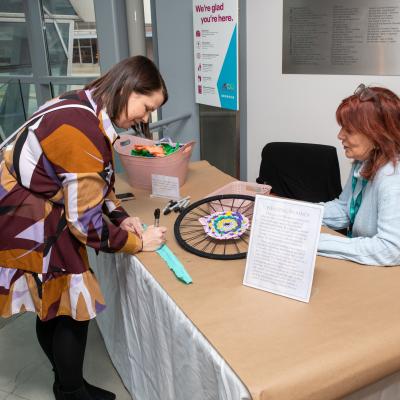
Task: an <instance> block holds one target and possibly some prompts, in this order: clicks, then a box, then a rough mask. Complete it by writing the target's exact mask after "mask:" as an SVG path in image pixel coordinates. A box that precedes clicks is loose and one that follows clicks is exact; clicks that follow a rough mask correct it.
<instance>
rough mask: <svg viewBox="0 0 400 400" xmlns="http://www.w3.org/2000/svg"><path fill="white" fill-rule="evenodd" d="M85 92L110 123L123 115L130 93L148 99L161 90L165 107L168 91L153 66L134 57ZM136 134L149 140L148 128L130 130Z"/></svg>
mask: <svg viewBox="0 0 400 400" xmlns="http://www.w3.org/2000/svg"><path fill="white" fill-rule="evenodd" d="M85 89H89V90H92V97H93V100H94V101H95V102H96V104H100V105H101V107H105V109H106V112H107V114H108V115H109V117H110V118H111V120H112V121H115V119H116V118H117V117H118V116H119V115H120V114H121V112H127V106H128V99H129V96H130V95H131V94H132V92H135V93H137V94H143V95H151V94H152V93H154V92H156V91H158V90H161V91H162V94H163V97H164V101H163V104H165V103H166V102H167V100H168V91H167V87H166V86H165V82H164V79H163V78H162V76H161V74H160V72H159V70H158V68H157V66H156V65H155V64H154V63H153V61H151V60H150V59H149V58H147V57H144V56H134V57H129V58H126V59H125V60H122V61H120V62H119V63H118V64H116V65H114V66H113V67H112V68H111V69H110V70H109V71H108V72H107V73H106V74H104V75H102V76H100V78H98V79H96V80H94V81H92V82H90V83H89V84H87V85H86V86H85ZM134 129H135V130H136V131H140V133H142V134H144V135H145V136H146V137H149V136H150V131H149V128H148V124H145V123H141V126H140V127H134Z"/></svg>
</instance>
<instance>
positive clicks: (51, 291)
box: [0, 56, 168, 400]
mask: <svg viewBox="0 0 400 400" xmlns="http://www.w3.org/2000/svg"><path fill="white" fill-rule="evenodd" d="M167 99H168V93H167V89H166V87H165V83H164V81H163V79H162V77H161V75H160V73H159V71H158V69H157V67H156V66H155V65H154V64H153V62H152V61H150V60H149V59H147V58H146V57H143V56H136V57H131V58H128V59H126V60H123V61H121V62H120V63H118V64H117V65H115V66H114V67H113V68H111V69H110V71H108V72H107V73H106V74H105V75H103V76H101V77H100V78H98V79H97V80H95V81H93V82H92V83H90V84H89V85H87V86H86V87H85V88H84V89H83V90H78V91H75V92H69V93H66V94H64V95H62V96H60V97H59V98H56V99H53V100H51V101H50V102H48V103H46V104H45V105H44V106H42V107H41V108H40V109H39V110H38V112H37V113H36V114H34V116H33V117H32V119H31V121H32V122H31V123H29V124H28V126H27V127H25V128H23V129H21V131H20V132H19V133H18V136H17V138H16V140H15V141H14V142H13V143H12V144H11V145H9V146H7V148H6V150H5V152H4V160H3V161H2V163H1V165H0V238H1V240H0V316H2V317H9V316H11V315H13V314H17V313H20V312H25V311H33V312H36V313H37V322H36V332H37V337H38V340H39V343H40V345H41V347H42V349H43V351H44V352H45V354H46V355H47V357H48V358H49V360H50V362H51V364H52V367H53V370H54V373H55V382H54V385H53V390H54V393H55V396H56V399H79V400H89V399H110V400H111V399H114V398H115V395H114V394H113V393H111V392H108V391H106V390H103V389H100V388H97V387H95V386H92V385H90V384H89V383H87V382H86V381H85V380H84V379H83V375H82V366H83V359H84V352H85V347H86V338H87V331H88V325H89V321H90V319H92V318H94V317H95V316H96V314H97V313H98V312H100V311H102V310H103V309H104V308H105V304H104V299H103V296H102V293H101V290H100V287H99V285H98V282H97V280H96V278H95V276H94V274H93V273H92V271H91V269H90V267H89V263H88V257H87V253H86V246H89V247H92V248H94V249H95V250H96V251H105V252H112V253H113V252H123V253H128V254H135V253H137V252H138V251H154V250H156V249H157V248H159V247H160V246H161V245H162V244H163V243H164V242H165V232H166V229H165V228H164V227H154V226H150V227H149V228H148V229H147V230H146V231H143V229H142V224H141V222H140V220H139V218H135V217H130V216H129V215H128V214H127V213H126V211H125V210H124V209H123V208H122V207H121V206H120V203H119V201H118V200H117V198H116V196H115V194H114V180H115V176H114V161H113V152H112V145H113V143H114V141H115V140H117V139H118V135H117V133H116V132H115V129H114V125H116V126H117V127H120V128H124V129H129V128H131V127H136V128H138V127H140V128H141V130H142V131H146V132H148V118H149V114H150V113H151V112H152V111H154V110H156V109H157V108H158V107H160V106H161V105H163V104H164V103H165V102H166V101H167ZM45 111H48V112H47V113H46V114H45V115H42V116H40V115H41V114H42V113H43V112H45ZM146 128H147V129H146ZM104 215H105V216H107V219H105V218H104Z"/></svg>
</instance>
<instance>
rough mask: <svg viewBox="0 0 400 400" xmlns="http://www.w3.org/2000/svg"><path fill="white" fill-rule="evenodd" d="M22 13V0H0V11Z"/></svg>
mask: <svg viewBox="0 0 400 400" xmlns="http://www.w3.org/2000/svg"><path fill="white" fill-rule="evenodd" d="M3 12H4V13H23V12H24V8H23V6H22V0H0V13H3Z"/></svg>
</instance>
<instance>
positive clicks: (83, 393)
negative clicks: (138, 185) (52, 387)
mask: <svg viewBox="0 0 400 400" xmlns="http://www.w3.org/2000/svg"><path fill="white" fill-rule="evenodd" d="M57 396H58V397H56V399H57V400H93V397H92V396H90V394H89V393H88V391H87V390H86V387H85V386H81V387H80V388H79V389H77V390H74V391H73V392H66V391H64V390H61V389H60V387H58V392H57Z"/></svg>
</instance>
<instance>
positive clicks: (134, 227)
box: [119, 217, 143, 238]
mask: <svg viewBox="0 0 400 400" xmlns="http://www.w3.org/2000/svg"><path fill="white" fill-rule="evenodd" d="M119 227H120V228H122V229H123V230H125V231H128V232H132V233H135V234H136V235H138V236H139V237H140V238H142V236H143V226H142V223H141V221H140V218H138V217H128V218H125V219H124V220H123V221H122V222H121V224H120V225H119Z"/></svg>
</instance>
